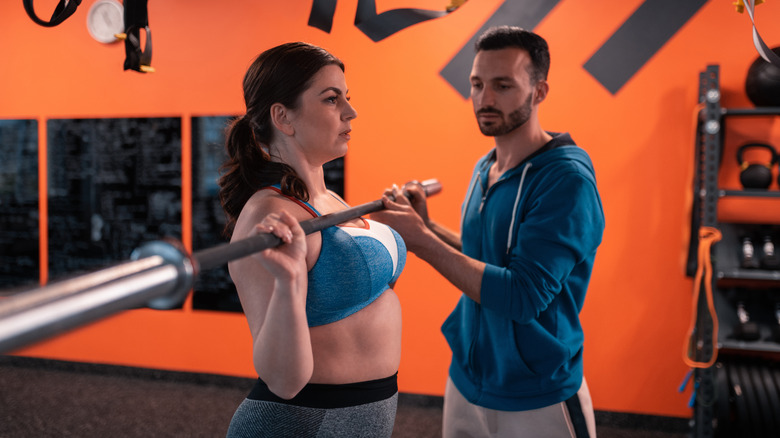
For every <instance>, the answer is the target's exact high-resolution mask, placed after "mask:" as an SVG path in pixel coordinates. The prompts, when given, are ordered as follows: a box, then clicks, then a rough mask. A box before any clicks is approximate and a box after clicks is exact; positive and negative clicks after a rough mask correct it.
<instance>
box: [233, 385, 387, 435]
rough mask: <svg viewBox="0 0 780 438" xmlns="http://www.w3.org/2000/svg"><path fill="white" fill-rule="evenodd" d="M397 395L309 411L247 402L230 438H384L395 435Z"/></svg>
mask: <svg viewBox="0 0 780 438" xmlns="http://www.w3.org/2000/svg"><path fill="white" fill-rule="evenodd" d="M397 406H398V393H395V394H394V395H393V396H392V397H390V398H387V399H384V400H380V401H377V402H372V403H366V404H362V405H357V406H350V407H346V408H328V409H325V408H308V407H303V406H294V405H288V404H283V403H277V402H271V401H261V400H251V399H248V398H247V399H245V400H244V401H243V402H242V403H241V405H240V406H239V407H238V409H237V410H236V412H235V414H233V419H232V420H231V421H230V427H229V428H228V432H227V437H228V438H248V437H274V438H283V437H290V438H293V437H294V438H324V437H366V438H368V437H370V438H375V437H376V438H382V437H387V438H390V436H391V435H392V434H393V424H394V423H395V412H396V408H397Z"/></svg>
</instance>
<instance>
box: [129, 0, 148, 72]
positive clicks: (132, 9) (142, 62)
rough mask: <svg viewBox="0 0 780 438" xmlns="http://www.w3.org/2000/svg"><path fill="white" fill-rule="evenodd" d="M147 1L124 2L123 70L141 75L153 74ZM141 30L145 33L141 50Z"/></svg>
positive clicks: (132, 0)
mask: <svg viewBox="0 0 780 438" xmlns="http://www.w3.org/2000/svg"><path fill="white" fill-rule="evenodd" d="M146 5H147V0H125V2H124V9H125V38H124V40H125V66H124V67H125V70H135V71H138V72H141V73H151V72H154V68H152V66H151V65H152V32H151V30H149V12H148V10H147V7H146ZM141 29H143V30H144V32H145V33H146V44H145V45H144V48H143V49H141Z"/></svg>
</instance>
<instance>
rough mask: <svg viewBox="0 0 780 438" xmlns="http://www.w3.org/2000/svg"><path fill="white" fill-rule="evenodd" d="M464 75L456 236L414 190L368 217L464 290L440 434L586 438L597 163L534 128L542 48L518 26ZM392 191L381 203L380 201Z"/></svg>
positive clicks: (590, 427) (599, 219) (448, 329)
mask: <svg viewBox="0 0 780 438" xmlns="http://www.w3.org/2000/svg"><path fill="white" fill-rule="evenodd" d="M476 49H477V54H476V57H475V59H474V64H473V68H472V71H471V75H470V80H471V99H472V102H473V105H474V113H475V115H476V118H477V122H478V124H479V128H480V130H481V131H482V133H483V134H484V135H487V136H492V137H493V138H494V139H495V148H494V149H493V150H491V151H490V152H489V153H488V154H487V155H485V156H484V157H483V158H482V159H480V161H479V162H478V163H477V165H476V168H475V169H474V173H473V175H472V178H471V183H470V185H469V189H468V192H467V195H466V199H465V200H464V202H463V206H462V221H461V231H462V234H461V235H457V234H456V233H454V232H452V231H449V230H447V229H445V228H444V227H442V226H440V225H439V224H437V223H436V222H434V221H433V220H431V219H430V218H429V217H428V212H427V206H426V202H425V195H424V193H423V192H422V190H421V189H420V187H419V185H416V184H407V185H406V187H405V190H406V192H407V193H408V194H409V195H411V203H410V201H408V200H407V199H406V197H404V196H400V195H401V193H402V192H401V190H400V189H399V188H397V187H394V188H393V189H392V193H393V194H394V195H395V198H396V199H397V201H390V199H389V198H387V197H385V198H384V203H385V207H386V209H385V210H383V211H382V212H379V213H377V214H375V217H376V218H377V219H379V220H381V221H383V222H386V223H387V224H389V225H390V226H391V227H393V228H394V229H396V230H397V231H398V232H399V233H400V234H401V236H402V237H403V238H404V240H405V242H406V245H407V247H408V249H409V250H410V251H412V252H413V253H415V254H416V255H417V256H418V257H420V258H421V259H423V260H424V261H426V262H427V263H429V264H430V265H431V266H433V267H434V268H435V269H436V270H437V271H438V272H439V273H441V274H442V275H443V276H444V277H446V278H447V279H448V280H449V281H450V282H451V283H452V284H453V285H455V286H456V287H457V288H458V289H460V291H462V292H463V295H462V296H461V299H460V301H459V302H458V305H457V306H456V308H455V309H454V311H453V312H452V314H451V315H450V316H449V317H448V318H447V320H446V321H445V322H444V325H443V326H442V332H443V333H444V336H445V338H446V339H447V342H448V343H449V345H450V348H451V350H452V362H451V365H450V369H449V378H448V381H447V387H446V390H445V397H444V425H443V430H444V436H445V437H464V436H499V437H513V438H514V437H534V438H537V437H543V436H555V437H560V436H567V437H568V436H572V437H574V436H576V437H582V436H590V437H594V436H595V421H594V417H593V407H592V403H591V400H590V394H589V392H588V388H587V385H586V384H585V381H584V379H583V364H582V352H583V339H584V335H583V331H582V326H581V325H580V321H579V313H580V311H581V309H582V306H583V303H584V301H585V293H586V290H587V287H588V282H589V280H590V275H591V271H592V268H593V262H594V258H595V255H596V249H597V248H598V246H599V244H600V243H601V238H602V234H603V230H604V214H603V210H602V206H601V200H600V197H599V194H598V190H597V187H596V180H595V175H594V171H593V165H592V163H591V161H590V158H589V157H588V155H587V153H586V152H585V151H584V150H582V149H581V148H579V147H578V146H576V144H575V143H574V141H573V140H572V139H571V137H570V136H569V135H568V134H565V133H553V132H547V131H545V130H543V129H542V127H541V125H540V123H539V118H538V113H539V105H540V104H541V103H542V102H543V101H544V99H545V97H546V96H547V92H548V89H549V85H548V83H547V71H548V69H549V63H550V58H549V50H548V47H547V43H546V42H545V40H544V39H542V38H541V37H539V36H538V35H536V34H534V33H532V32H528V31H525V30H523V29H520V28H517V27H509V26H503V27H497V28H491V29H489V30H488V31H486V32H485V33H484V34H483V35H482V36H481V37H480V38H479V40H478V42H477V44H476ZM390 192H391V191H388V192H387V193H388V194H389V193H390Z"/></svg>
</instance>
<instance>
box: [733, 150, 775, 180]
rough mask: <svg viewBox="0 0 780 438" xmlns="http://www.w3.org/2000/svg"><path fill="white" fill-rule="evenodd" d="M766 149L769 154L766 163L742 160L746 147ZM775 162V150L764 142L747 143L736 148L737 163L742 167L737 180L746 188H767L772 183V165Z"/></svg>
mask: <svg viewBox="0 0 780 438" xmlns="http://www.w3.org/2000/svg"><path fill="white" fill-rule="evenodd" d="M758 148H760V149H766V150H767V151H769V153H770V154H771V155H770V157H771V159H770V160H769V162H768V163H750V162H746V161H743V160H742V154H743V152H744V151H746V150H748V149H758ZM776 162H777V151H775V148H773V147H772V146H771V145H768V144H765V143H747V144H744V145H742V146H740V148H739V149H737V163H739V167H740V168H741V169H742V170H741V171H740V173H739V182H740V183H742V187H744V188H746V189H767V188H769V186H770V185H772V166H774V165H775V163H776Z"/></svg>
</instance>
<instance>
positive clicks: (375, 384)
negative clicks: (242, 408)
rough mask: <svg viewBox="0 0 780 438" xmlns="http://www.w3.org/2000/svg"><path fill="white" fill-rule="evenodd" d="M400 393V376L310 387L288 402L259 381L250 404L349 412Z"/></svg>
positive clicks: (254, 388) (312, 384)
mask: <svg viewBox="0 0 780 438" xmlns="http://www.w3.org/2000/svg"><path fill="white" fill-rule="evenodd" d="M397 392H398V373H395V374H393V375H392V376H389V377H385V378H382V379H376V380H368V381H365V382H356V383H344V384H338V385H333V384H326V383H309V384H307V385H306V386H304V387H303V389H302V390H301V391H300V392H299V393H298V394H297V395H296V396H295V397H293V398H291V399H289V400H285V399H283V398H281V397H278V396H277V395H276V394H274V393H273V392H271V390H270V389H268V385H266V384H265V382H263V381H262V380H261V379H260V378H258V379H257V382H256V383H255V386H254V387H253V388H252V391H250V393H249V395H248V396H247V398H248V399H250V400H261V401H270V402H276V403H283V404H287V405H294V406H304V407H308V408H325V409H332V408H346V407H350V406H357V405H363V404H366V403H374V402H378V401H382V400H385V399H388V398H390V397H392V396H393V395H395V394H396V393H397Z"/></svg>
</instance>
